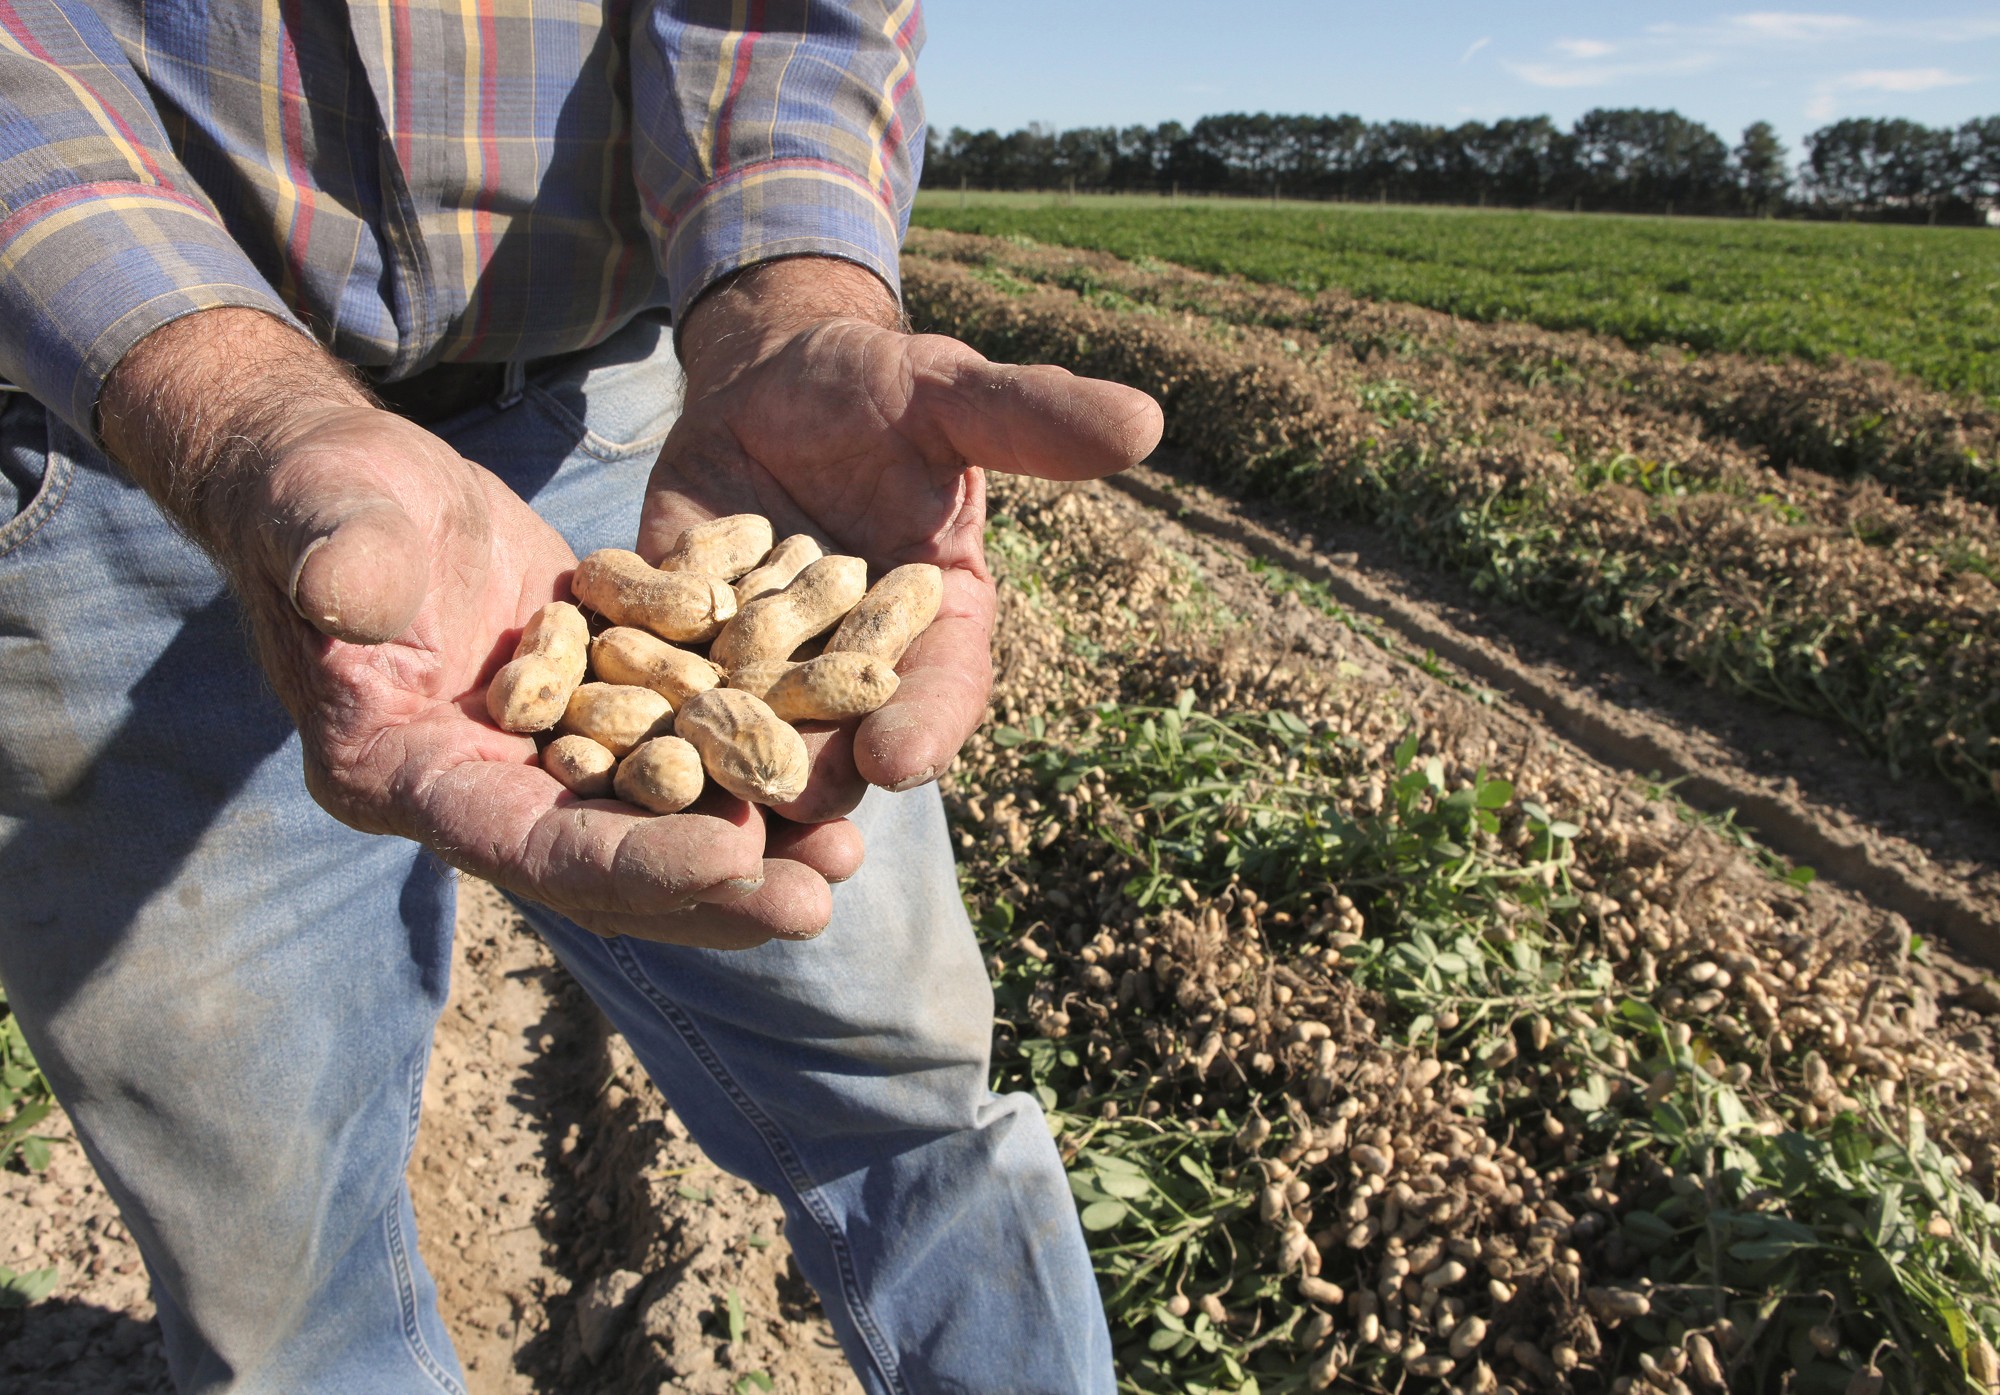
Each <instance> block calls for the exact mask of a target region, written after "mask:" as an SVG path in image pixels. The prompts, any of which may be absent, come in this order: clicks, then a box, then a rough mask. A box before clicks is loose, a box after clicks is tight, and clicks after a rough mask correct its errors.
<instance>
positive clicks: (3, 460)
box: [0, 392, 76, 557]
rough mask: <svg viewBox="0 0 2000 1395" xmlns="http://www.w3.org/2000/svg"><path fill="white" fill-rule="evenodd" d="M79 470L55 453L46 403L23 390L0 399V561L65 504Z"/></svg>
mask: <svg viewBox="0 0 2000 1395" xmlns="http://www.w3.org/2000/svg"><path fill="white" fill-rule="evenodd" d="M75 470H76V466H75V465H74V463H72V462H71V460H70V458H69V457H68V456H67V455H65V454H63V453H61V452H60V451H57V450H54V449H53V448H52V447H51V445H50V440H49V418H48V413H47V412H46V411H45V410H44V409H43V407H42V404H41V403H39V402H37V401H35V400H34V399H33V398H32V397H29V396H28V395H27V394H26V393H24V392H10V393H6V394H4V395H0V557H4V556H6V555H7V554H8V553H10V552H12V551H13V550H14V549H15V548H17V547H19V546H20V545H21V544H22V543H24V542H26V541H27V540H28V539H29V538H31V537H33V536H34V535H35V533H36V531H37V530H39V529H40V528H41V526H42V525H43V524H45V523H47V522H48V521H49V519H50V518H51V517H52V516H53V515H54V514H55V511H56V510H57V509H58V508H60V507H61V506H62V501H63V496H64V495H65V494H67V493H68V492H69V482H70V478H71V476H72V475H73V474H74V473H75Z"/></svg>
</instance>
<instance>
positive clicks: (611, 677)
mask: <svg viewBox="0 0 2000 1395" xmlns="http://www.w3.org/2000/svg"><path fill="white" fill-rule="evenodd" d="M590 667H591V671H592V672H593V673H594V674H595V675H596V676H597V677H598V678H599V679H601V680H603V681H604V682H606V683H626V684H630V685H631V686H633V687H637V688H651V689H652V690H653V691H654V692H656V693H658V694H659V695H660V696H661V697H663V698H665V699H666V700H667V701H668V702H671V703H672V704H674V706H676V707H678V706H680V705H681V704H682V703H684V702H686V701H687V700H688V699H689V698H691V697H693V696H694V695H695V694H696V693H705V692H707V691H708V690H709V689H710V688H716V687H720V686H721V685H722V670H721V669H719V668H717V667H716V666H715V665H714V664H712V663H710V662H709V661H708V660H707V659H704V658H702V656H701V655H699V654H696V653H692V652H690V651H689V650H686V649H677V648H675V647H674V646H673V645H671V644H669V643H667V642H666V641H665V640H664V639H661V638H659V637H658V636H657V635H652V634H648V633H647V632H646V631H644V630H641V629H635V628H634V627H632V626H630V625H616V626H613V627H612V628H611V629H608V630H606V631H604V633H602V634H600V635H598V636H597V638H595V639H593V640H591V641H590Z"/></svg>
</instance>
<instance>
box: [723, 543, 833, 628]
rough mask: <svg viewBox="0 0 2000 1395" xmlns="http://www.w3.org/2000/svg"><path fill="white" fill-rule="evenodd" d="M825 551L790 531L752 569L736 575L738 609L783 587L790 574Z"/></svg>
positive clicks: (797, 572)
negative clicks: (789, 534) (739, 575)
mask: <svg viewBox="0 0 2000 1395" xmlns="http://www.w3.org/2000/svg"><path fill="white" fill-rule="evenodd" d="M825 555H826V554H825V553H824V552H822V551H821V550H820V545H819V544H818V543H817V542H814V541H813V540H812V539H811V538H810V537H808V536H806V535H805V534H804V533H794V534H792V535H791V536H790V537H789V538H786V539H785V540H784V541H783V542H781V543H779V544H778V545H777V546H776V547H774V548H772V549H771V551H770V555H769V556H767V557H765V558H764V560H763V561H761V562H759V563H758V564H757V566H756V567H755V569H753V570H752V571H749V572H747V573H745V574H744V575H743V576H741V577H739V578H738V579H737V582H736V606H737V609H739V610H740V609H742V608H743V607H744V606H746V605H748V604H750V602H752V601H754V600H756V599H757V598H758V597H759V596H768V595H770V594H772V593H773V592H776V591H782V590H784V589H785V588H786V587H787V586H790V585H791V584H792V580H793V578H794V577H796V576H798V574H799V573H800V572H802V571H804V570H805V569H806V568H807V567H809V566H811V565H812V564H813V563H814V562H817V561H818V560H819V559H820V558H822V557H824V556H825Z"/></svg>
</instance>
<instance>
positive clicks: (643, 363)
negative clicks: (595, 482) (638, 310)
mask: <svg viewBox="0 0 2000 1395" xmlns="http://www.w3.org/2000/svg"><path fill="white" fill-rule="evenodd" d="M526 396H527V398H528V400H529V401H530V402H532V403H534V404H535V406H537V407H538V408H540V409H541V410H542V411H543V412H545V413H547V414H548V415H549V416H551V417H553V418H555V420H556V421H557V422H558V423H559V424H560V425H561V426H562V427H563V429H564V430H565V431H567V432H569V433H570V434H571V436H573V437H574V438H575V441H576V444H577V448H578V449H580V450H583V451H586V452H588V453H589V454H591V455H594V456H598V457H599V458H601V459H606V460H618V459H624V458H627V457H630V456H633V455H637V454H640V453H642V452H649V451H656V450H658V449H659V448H660V445H661V443H662V442H664V441H665V440H666V438H667V432H668V431H669V430H670V429H672V427H673V424H674V419H675V418H676V417H678V416H679V415H680V409H681V369H680V361H679V360H678V359H676V358H675V357H674V343H673V332H672V330H671V329H670V328H668V326H667V324H666V322H665V321H664V320H663V319H661V318H658V317H655V316H650V315H642V316H640V317H639V318H638V319H636V320H634V321H632V322H631V323H630V324H628V325H626V326H625V327H624V328H623V329H620V330H619V331H618V332H617V333H616V334H613V335H612V336H611V337H610V338H608V339H606V340H605V341H604V342H603V343H602V344H599V345H597V346H596V347H595V348H592V349H586V350H583V351H582V352H580V353H576V354H571V355H569V356H567V357H566V358H563V359H561V360H559V361H557V362H555V363H553V364H551V365H549V366H548V367H546V368H544V369H542V370H541V371H539V372H537V373H536V374H535V375H534V376H533V377H532V378H530V379H529V380H528V384H527V389H526Z"/></svg>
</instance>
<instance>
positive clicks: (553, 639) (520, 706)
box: [486, 601, 590, 733]
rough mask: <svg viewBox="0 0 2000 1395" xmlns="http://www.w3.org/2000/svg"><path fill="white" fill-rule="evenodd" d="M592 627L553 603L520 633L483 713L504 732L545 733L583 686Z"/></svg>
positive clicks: (488, 691) (575, 613) (570, 608)
mask: <svg viewBox="0 0 2000 1395" xmlns="http://www.w3.org/2000/svg"><path fill="white" fill-rule="evenodd" d="M589 649H590V626H589V625H588V624H587V623H586V622H585V621H584V618H583V612H582V611H580V610H578V609H577V608H576V607H575V606H573V605H571V604H570V603H569V602H567V601H551V602H549V604H547V605H545V606H543V607H542V608H541V609H540V610H538V611H536V612H535V613H534V614H533V615H531V616H529V617H528V623H527V624H526V625H524V626H523V627H522V628H521V638H520V641H519V642H518V643H517V644H515V646H514V657H513V658H512V659H511V660H510V661H509V662H508V663H507V664H506V665H504V666H503V667H502V668H501V670H500V671H499V672H498V673H496V674H494V675H493V681H492V682H491V683H488V684H487V685H486V710H487V712H488V713H490V714H491V715H492V717H493V720H494V721H495V722H497V723H499V725H500V729H501V730H502V731H512V732H522V733H526V732H531V731H547V730H548V729H549V728H550V727H552V726H554V725H555V724H556V723H557V722H558V721H559V720H561V718H562V714H563V711H564V709H565V708H566V707H567V706H568V705H569V698H570V694H571V693H573V692H575V691H576V687H577V684H579V683H581V682H583V676H584V669H585V663H586V657H587V655H588V652H589Z"/></svg>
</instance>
